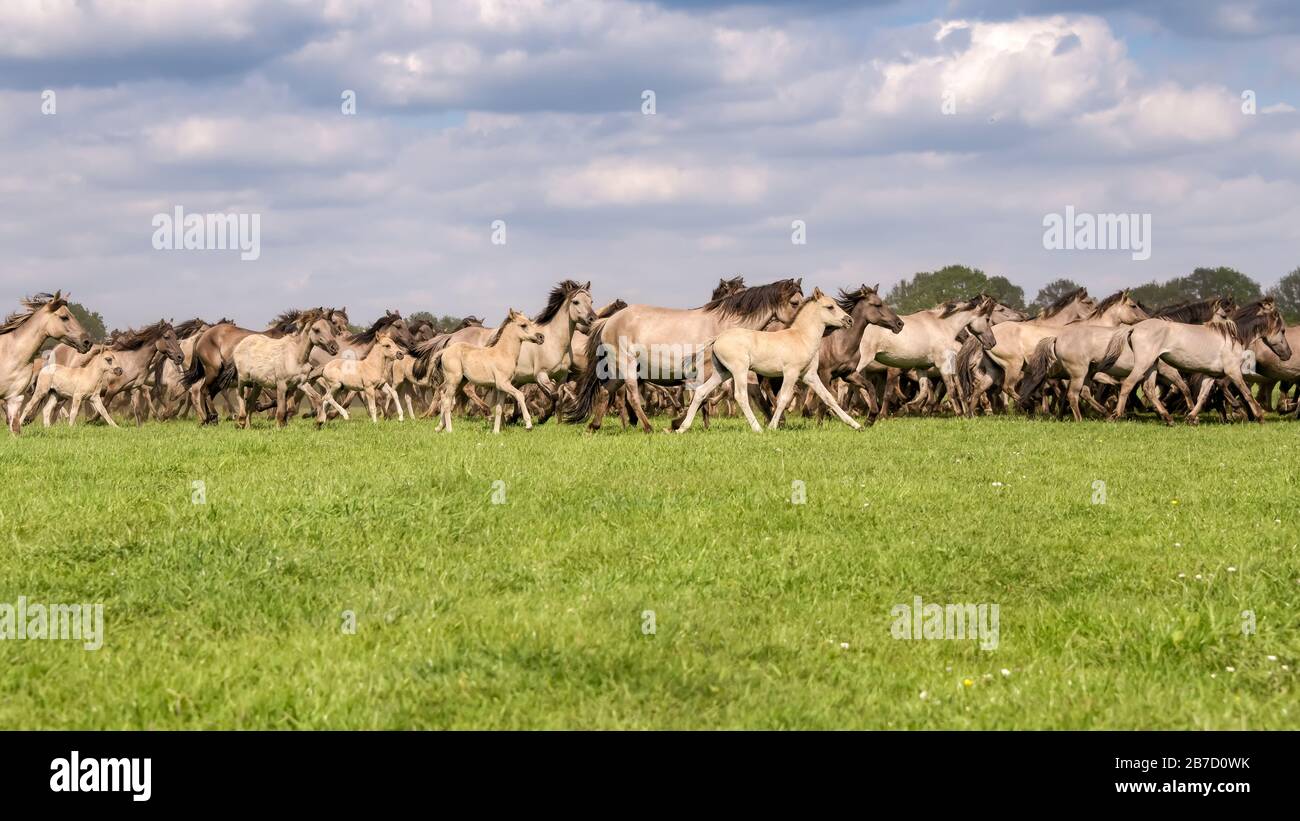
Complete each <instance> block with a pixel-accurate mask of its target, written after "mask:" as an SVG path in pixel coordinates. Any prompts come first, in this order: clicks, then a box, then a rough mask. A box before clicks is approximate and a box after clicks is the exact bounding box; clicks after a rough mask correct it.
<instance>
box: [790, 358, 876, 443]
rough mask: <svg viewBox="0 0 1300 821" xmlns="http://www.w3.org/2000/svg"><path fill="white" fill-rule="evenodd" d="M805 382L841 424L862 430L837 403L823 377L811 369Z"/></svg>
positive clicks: (805, 375)
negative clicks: (823, 381)
mask: <svg viewBox="0 0 1300 821" xmlns="http://www.w3.org/2000/svg"><path fill="white" fill-rule="evenodd" d="M803 381H804V383H805V384H807V385H808V387H810V388H812V392H813V393H814V394H816V395H817V398H819V399H821V400H822V404H823V405H825V406H826V407H828V408H830V409H831V412H832V413H834V414H835V415H836V416H838V417H839V418H840V421H841V422H843V423H844V424H846V425H848V426H849V427H851V428H853V429H854V430H861V429H862V426H861V425H859V424H858V422H857V420H856V419H854V418H853V417H852V416H849V415H848V414H847V413H845V412H844V408H841V407H840V403H839V402H836V401H835V395H834V394H832V393H831V392H830V390H829V389H828V388H827V387H826V385H825V384H823V383H822V380H821V377H820V376H819V375H818V374H817V371H815V370H812V369H811V368H810V369H809V370H808V372H807V373H805V374H804V375H803Z"/></svg>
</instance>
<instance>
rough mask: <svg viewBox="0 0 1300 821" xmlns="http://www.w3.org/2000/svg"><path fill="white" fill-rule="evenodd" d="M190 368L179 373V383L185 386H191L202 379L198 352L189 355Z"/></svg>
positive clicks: (201, 363)
mask: <svg viewBox="0 0 1300 821" xmlns="http://www.w3.org/2000/svg"><path fill="white" fill-rule="evenodd" d="M190 359H191V361H190V369H189V370H187V371H186V372H185V373H184V374H182V375H181V384H182V385H184V386H185V387H187V388H192V387H194V386H195V385H196V384H198V383H199V381H201V380H202V379H203V362H202V360H200V359H199V355H198V352H197V351H195V352H194V355H193V356H192V357H190Z"/></svg>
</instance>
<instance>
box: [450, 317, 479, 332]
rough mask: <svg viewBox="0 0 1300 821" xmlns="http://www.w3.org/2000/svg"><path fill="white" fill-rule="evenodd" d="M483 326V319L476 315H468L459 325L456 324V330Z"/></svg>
mask: <svg viewBox="0 0 1300 821" xmlns="http://www.w3.org/2000/svg"><path fill="white" fill-rule="evenodd" d="M482 327H483V320H482V319H480V318H478V317H476V316H467V317H465V318H464V319H462V320H461V321H460V324H459V325H457V326H456V330H458V331H459V330H462V329H464V328H482Z"/></svg>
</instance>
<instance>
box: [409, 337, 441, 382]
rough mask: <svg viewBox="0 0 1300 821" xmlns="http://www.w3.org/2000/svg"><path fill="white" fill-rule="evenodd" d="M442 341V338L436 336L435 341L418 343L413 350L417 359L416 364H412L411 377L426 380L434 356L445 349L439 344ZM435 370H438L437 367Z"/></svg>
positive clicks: (412, 353)
mask: <svg viewBox="0 0 1300 821" xmlns="http://www.w3.org/2000/svg"><path fill="white" fill-rule="evenodd" d="M441 340H442V337H440V336H435V337H434V338H433V339H426V340H425V341H423V342H417V343H416V344H415V347H413V348H411V355H412V356H414V357H415V362H413V363H412V364H411V375H412V376H414V377H415V378H416V379H424V377H425V376H426V375H427V374H428V373H429V369H430V366H431V365H433V358H434V356H435V355H437V353H438V352H439V351H441V350H442V349H443V347H444V346H442V345H439V344H437V343H438V342H440V341H441ZM434 369H435V370H436V369H437V368H436V366H434Z"/></svg>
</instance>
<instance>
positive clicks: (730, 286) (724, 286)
mask: <svg viewBox="0 0 1300 821" xmlns="http://www.w3.org/2000/svg"><path fill="white" fill-rule="evenodd" d="M744 288H745V278H744V277H743V276H735V277H732V278H731V279H723V278H722V277H718V287H716V288H714V289H713V295H712V296H710V297H709V299H710V300H715V299H722V298H723V297H724V296H726V295H728V294H734V293H737V292H738V291H741V290H743V289H744Z"/></svg>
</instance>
